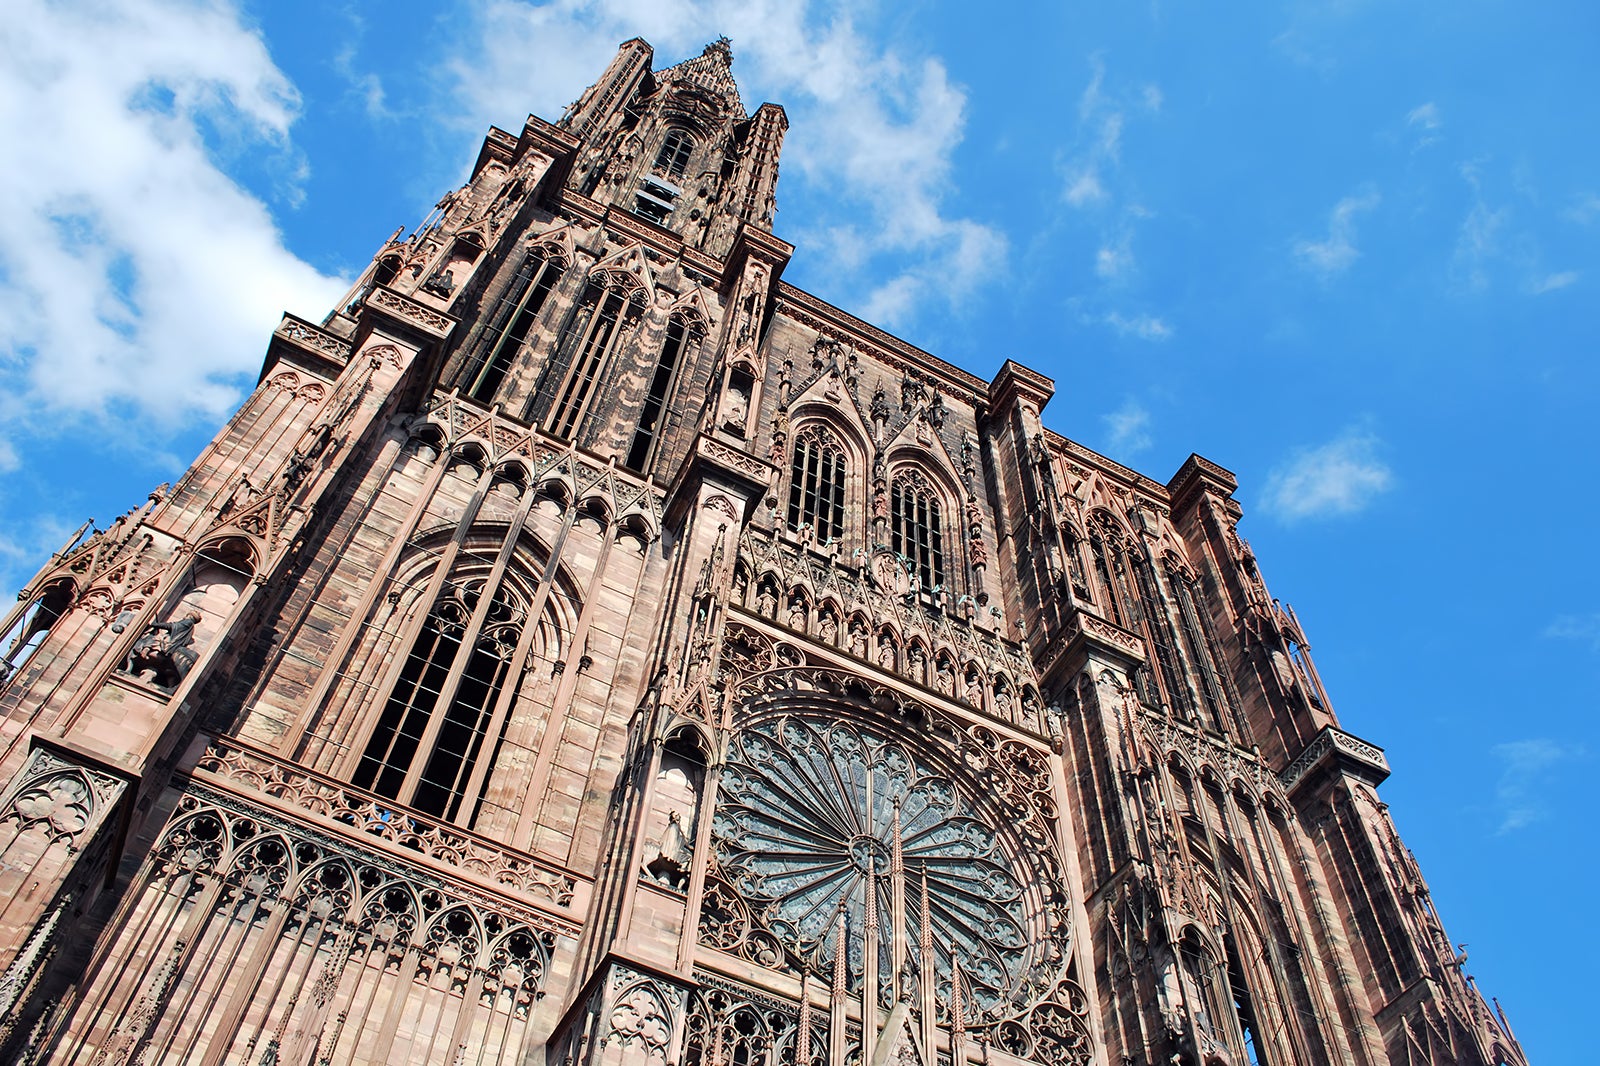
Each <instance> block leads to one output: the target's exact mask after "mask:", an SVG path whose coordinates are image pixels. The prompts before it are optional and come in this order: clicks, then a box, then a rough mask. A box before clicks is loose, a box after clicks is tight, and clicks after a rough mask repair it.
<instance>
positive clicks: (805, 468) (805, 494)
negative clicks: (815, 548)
mask: <svg viewBox="0 0 1600 1066" xmlns="http://www.w3.org/2000/svg"><path fill="white" fill-rule="evenodd" d="M844 480H845V465H844V449H843V448H841V447H839V443H838V442H837V441H836V440H834V438H833V434H831V433H829V432H828V431H827V429H826V428H824V427H822V426H820V425H811V426H807V427H806V428H805V429H803V430H801V431H800V432H799V433H798V434H796V435H795V440H794V459H793V461H792V462H791V463H790V466H789V529H790V530H791V531H793V532H795V533H798V532H800V531H801V530H802V529H805V528H806V527H807V526H810V527H811V528H812V529H813V530H814V531H815V533H816V538H817V540H819V541H829V540H838V539H839V538H840V537H842V536H844Z"/></svg>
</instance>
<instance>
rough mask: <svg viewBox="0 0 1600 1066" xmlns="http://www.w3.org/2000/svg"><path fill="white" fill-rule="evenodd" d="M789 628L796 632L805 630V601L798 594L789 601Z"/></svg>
mask: <svg viewBox="0 0 1600 1066" xmlns="http://www.w3.org/2000/svg"><path fill="white" fill-rule="evenodd" d="M789 628H790V629H792V630H794V631H795V632H796V633H804V632H805V631H806V603H805V601H804V600H802V599H801V598H800V597H798V596H796V597H795V598H794V599H792V600H790V601H789Z"/></svg>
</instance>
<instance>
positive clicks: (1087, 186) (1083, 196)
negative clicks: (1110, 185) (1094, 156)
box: [1065, 166, 1106, 207]
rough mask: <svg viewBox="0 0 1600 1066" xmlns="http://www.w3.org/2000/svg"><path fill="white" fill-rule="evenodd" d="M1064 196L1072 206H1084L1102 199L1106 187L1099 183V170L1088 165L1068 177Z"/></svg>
mask: <svg viewBox="0 0 1600 1066" xmlns="http://www.w3.org/2000/svg"><path fill="white" fill-rule="evenodd" d="M1065 196H1066V200H1067V203H1069V204H1071V205H1072V206H1073V207H1086V206H1088V205H1089V204H1097V203H1099V202H1100V201H1102V200H1104V199H1105V198H1106V189H1105V186H1104V185H1101V184H1100V173H1099V171H1097V170H1096V169H1095V168H1094V167H1092V166H1090V167H1086V168H1085V169H1083V170H1080V171H1078V172H1077V173H1076V174H1074V175H1073V176H1072V177H1070V178H1068V179H1067V191H1066V194H1065Z"/></svg>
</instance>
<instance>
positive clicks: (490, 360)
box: [460, 252, 561, 403]
mask: <svg viewBox="0 0 1600 1066" xmlns="http://www.w3.org/2000/svg"><path fill="white" fill-rule="evenodd" d="M560 280H561V264H560V263H559V262H555V261H551V260H547V259H545V258H544V257H543V256H542V255H540V254H539V253H537V252H535V253H532V254H530V255H529V256H528V257H527V258H526V259H525V260H523V262H522V266H521V267H519V268H518V269H517V273H516V275H515V276H514V277H513V278H512V279H511V284H510V286H509V287H508V288H507V289H506V292H505V295H504V296H502V297H501V298H500V302H499V304H497V305H496V307H495V311H494V316H493V318H492V319H491V320H490V326H489V328H488V329H487V330H486V331H485V332H484V334H483V336H482V337H481V338H480V339H479V342H478V348H477V350H476V351H475V352H474V353H473V356H472V358H471V359H469V360H468V361H467V365H466V367H465V368H463V370H462V373H461V377H460V383H461V386H462V391H464V392H465V393H466V394H467V395H468V396H470V397H471V398H472V399H474V400H477V401H479V402H481V403H488V402H490V401H491V400H493V399H494V395H495V393H496V392H497V391H499V388H500V385H501V384H502V383H503V382H504V381H505V379H506V375H507V374H508V373H509V372H510V370H511V364H512V362H513V361H514V360H515V359H516V356H517V353H518V352H519V351H520V350H521V349H522V346H523V345H524V344H526V343H527V341H528V338H529V336H530V335H531V334H532V333H533V327H534V325H535V323H537V322H538V320H539V312H540V310H541V309H542V308H543V307H544V304H545V300H546V298H547V297H549V295H550V290H551V289H553V288H555V286H556V283H557V282H558V281H560Z"/></svg>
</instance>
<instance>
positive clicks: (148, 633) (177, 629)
mask: <svg viewBox="0 0 1600 1066" xmlns="http://www.w3.org/2000/svg"><path fill="white" fill-rule="evenodd" d="M199 624H200V612H199V611H188V612H186V613H185V614H184V615H183V617H182V618H179V619H178V620H177V621H176V622H152V623H151V624H150V625H149V627H147V628H146V629H145V631H144V632H143V633H142V634H140V636H139V639H138V640H136V641H134V642H133V648H132V649H131V650H130V651H129V652H128V660H127V662H126V663H124V664H123V667H122V672H123V673H125V674H132V675H133V676H135V677H139V676H140V675H142V674H144V673H145V672H147V671H148V672H149V673H150V675H151V676H150V678H149V680H150V681H151V682H152V683H153V684H155V685H156V687H158V688H161V689H165V690H166V691H168V692H171V691H172V690H173V689H175V688H177V687H178V685H179V683H181V682H182V681H183V679H184V678H185V677H186V676H187V675H188V673H189V671H190V670H191V669H193V667H194V664H195V663H197V662H199V661H200V653H199V652H197V651H196V650H195V649H194V628H195V626H197V625H199Z"/></svg>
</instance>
